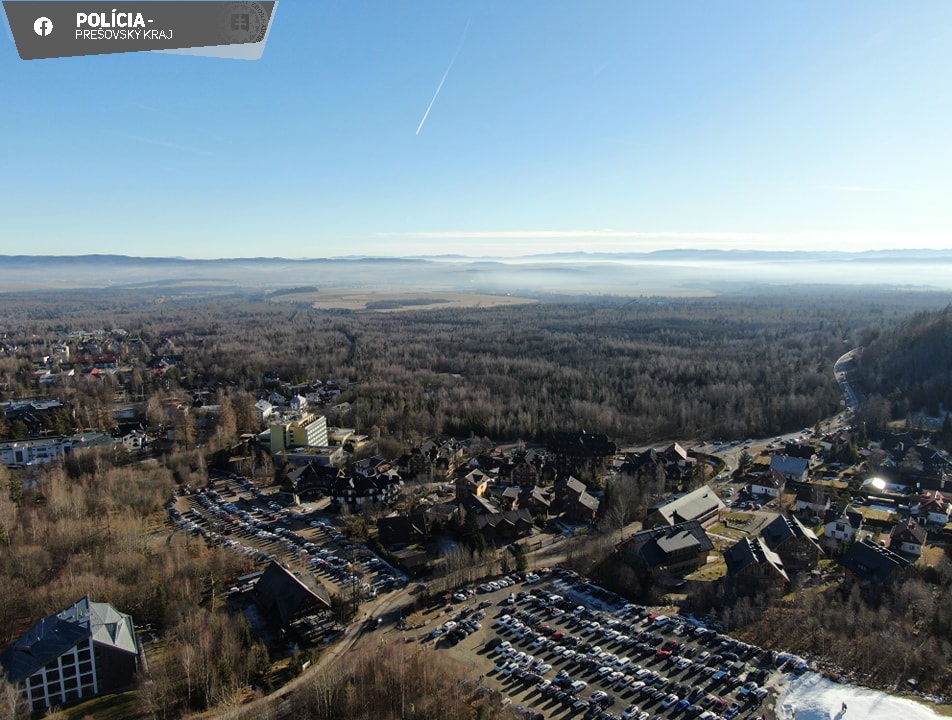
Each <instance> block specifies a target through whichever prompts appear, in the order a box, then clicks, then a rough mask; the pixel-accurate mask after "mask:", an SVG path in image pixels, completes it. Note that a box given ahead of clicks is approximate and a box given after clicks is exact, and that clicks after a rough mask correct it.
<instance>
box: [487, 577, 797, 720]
mask: <svg viewBox="0 0 952 720" xmlns="http://www.w3.org/2000/svg"><path fill="white" fill-rule="evenodd" d="M556 583H557V585H558V587H557V588H555V589H558V590H559V592H558V593H555V592H551V590H540V589H535V590H533V591H532V593H528V592H525V591H523V592H520V593H519V595H518V596H517V598H516V605H517V606H518V608H517V609H513V610H510V611H506V612H502V613H501V614H500V617H499V618H498V619H497V621H496V628H497V631H498V632H499V633H500V637H499V638H498V639H497V640H498V647H502V648H503V653H505V652H506V651H508V652H510V653H514V654H515V658H516V662H517V666H516V668H510V669H509V671H508V673H507V674H508V675H509V676H510V677H512V678H514V679H515V680H517V681H519V680H522V681H524V682H537V683H538V684H537V689H538V690H539V691H540V692H541V693H543V694H548V695H551V696H552V697H553V698H555V699H556V700H557V701H559V702H560V703H562V704H564V705H566V706H567V707H568V708H569V709H570V710H571V711H572V712H578V713H585V714H586V715H587V716H588V717H595V716H600V717H603V718H606V720H607V719H608V718H615V717H624V718H626V720H627V718H638V719H639V720H647V718H650V717H651V714H650V713H649V712H648V710H647V709H646V708H650V707H652V706H653V705H657V708H655V712H656V715H655V717H663V716H664V715H667V716H668V717H679V716H683V717H689V718H698V717H701V718H705V720H712V719H713V718H718V717H724V718H732V717H735V716H736V715H738V714H739V713H740V712H741V711H742V710H743V709H747V710H750V709H752V708H754V707H756V706H757V705H758V704H759V701H760V700H762V699H763V697H764V696H766V694H767V691H766V690H765V689H764V688H763V687H762V684H763V682H765V681H766V680H767V677H768V676H769V673H770V670H772V669H773V668H774V667H777V666H780V667H786V668H787V669H796V668H799V667H800V666H801V664H802V661H800V662H797V660H798V659H795V658H793V657H792V656H786V657H782V658H781V657H779V656H778V655H777V654H776V653H772V652H771V651H764V650H761V649H760V648H757V647H755V646H751V645H747V644H745V643H741V642H739V641H736V640H734V639H733V638H730V637H728V636H725V635H722V634H719V633H717V632H716V631H715V630H714V629H711V628H707V627H704V626H702V625H700V624H698V623H696V622H692V621H690V620H687V619H684V618H668V617H666V616H664V615H656V614H653V613H651V612H650V611H648V610H647V609H646V608H643V607H640V606H638V605H634V604H625V603H624V602H623V601H621V600H620V599H619V600H618V602H617V603H616V604H615V607H614V608H605V603H604V602H603V601H599V602H595V603H591V602H586V599H590V596H591V594H592V592H591V591H592V588H591V587H590V584H588V583H585V582H584V581H582V580H581V579H580V578H577V576H576V577H572V576H571V575H570V574H563V575H562V576H561V577H560V578H558V580H557V581H556ZM603 597H604V593H603ZM599 604H600V605H602V607H601V608H596V607H595V605H599ZM502 636H509V639H508V640H504V639H502ZM504 643H508V646H507V645H505V644H504ZM596 643H597V644H596ZM520 645H521V646H524V649H520V647H519V646H520ZM520 652H524V653H525V654H526V656H527V657H532V661H533V662H534V663H535V665H534V666H533V665H532V664H531V663H530V664H528V665H526V663H525V661H524V659H522V658H521V657H520V655H519V653H520ZM530 653H532V655H530ZM520 659H522V660H523V662H521V663H520V662H519V660H520ZM778 659H779V660H782V662H780V663H779V664H778ZM755 661H757V662H759V663H760V665H761V666H760V667H753V666H750V667H749V666H748V664H747V663H748V662H751V663H753V662H755ZM553 663H556V664H564V665H565V667H563V668H562V670H560V671H559V673H558V675H557V676H556V677H555V678H554V679H552V680H547V679H546V678H544V677H542V675H544V673H539V672H538V669H539V667H542V666H544V665H547V664H548V665H551V664H553ZM642 664H643V665H642ZM586 676H588V677H589V680H588V683H592V684H594V685H597V686H598V688H599V689H598V690H596V691H595V692H594V693H593V694H592V695H591V696H590V697H589V698H587V699H585V698H581V697H579V694H578V693H579V691H580V690H582V689H584V688H586V687H587V686H588V683H587V682H586V680H584V679H582V678H583V677H586ZM735 690H736V695H735V696H734V697H733V698H724V697H719V696H718V693H720V694H724V693H730V692H733V691H735ZM616 695H624V696H629V697H631V698H632V699H635V700H636V702H632V703H631V704H630V705H629V706H628V708H626V710H625V711H623V712H622V714H621V715H620V716H615V715H614V714H613V713H612V712H611V711H610V710H609V709H608V708H610V707H612V706H613V705H614V704H615V703H616V701H617V699H618V698H617V697H616Z"/></svg>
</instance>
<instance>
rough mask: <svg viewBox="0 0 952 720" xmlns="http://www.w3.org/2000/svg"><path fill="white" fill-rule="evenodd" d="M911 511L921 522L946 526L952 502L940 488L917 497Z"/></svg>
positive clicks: (910, 508) (911, 505)
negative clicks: (944, 495) (951, 502)
mask: <svg viewBox="0 0 952 720" xmlns="http://www.w3.org/2000/svg"><path fill="white" fill-rule="evenodd" d="M909 510H910V512H911V513H912V514H913V515H915V516H917V517H918V518H919V520H920V521H921V522H924V523H926V524H928V525H942V526H945V525H947V524H948V522H949V514H950V512H952V504H950V503H949V501H948V500H946V499H945V497H943V495H942V493H940V492H939V491H938V490H936V491H934V492H931V493H925V494H923V495H920V496H919V497H917V498H915V499H914V500H913V501H912V503H911V504H910V506H909Z"/></svg>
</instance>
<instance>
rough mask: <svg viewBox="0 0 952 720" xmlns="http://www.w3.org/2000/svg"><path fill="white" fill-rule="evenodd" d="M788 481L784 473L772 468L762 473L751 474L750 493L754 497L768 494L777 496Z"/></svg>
mask: <svg viewBox="0 0 952 720" xmlns="http://www.w3.org/2000/svg"><path fill="white" fill-rule="evenodd" d="M786 482H787V480H786V477H785V476H784V475H783V474H782V473H780V472H778V471H777V470H774V469H772V468H771V469H770V470H768V471H767V472H764V473H760V475H756V476H751V479H750V486H749V487H750V494H751V495H752V496H754V497H759V496H761V495H766V496H769V497H773V498H777V497H780V494H781V493H782V492H783V488H784V485H785V484H786Z"/></svg>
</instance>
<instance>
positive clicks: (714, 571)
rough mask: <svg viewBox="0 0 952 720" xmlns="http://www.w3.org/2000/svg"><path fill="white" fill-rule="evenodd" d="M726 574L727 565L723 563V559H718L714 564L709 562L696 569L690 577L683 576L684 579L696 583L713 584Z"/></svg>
mask: <svg viewBox="0 0 952 720" xmlns="http://www.w3.org/2000/svg"><path fill="white" fill-rule="evenodd" d="M726 574H727V563H725V562H724V558H721V557H719V558H717V560H715V561H714V562H709V563H707V564H706V565H705V566H704V567H700V568H698V569H697V570H695V571H694V572H693V573H691V574H690V575H685V577H684V579H685V580H692V581H696V582H715V581H717V580H720V579H721V578H722V577H724V576H725V575H726Z"/></svg>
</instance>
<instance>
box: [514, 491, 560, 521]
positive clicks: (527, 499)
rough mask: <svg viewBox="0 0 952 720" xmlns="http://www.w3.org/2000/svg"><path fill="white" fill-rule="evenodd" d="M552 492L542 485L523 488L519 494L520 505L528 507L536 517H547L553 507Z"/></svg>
mask: <svg viewBox="0 0 952 720" xmlns="http://www.w3.org/2000/svg"><path fill="white" fill-rule="evenodd" d="M552 500H553V497H552V492H551V491H550V490H548V489H544V488H541V487H538V486H536V487H531V488H529V487H526V488H522V494H521V495H520V496H519V507H521V508H528V509H529V512H531V513H532V515H533V516H535V517H543V518H546V517H548V516H549V511H550V509H551V508H552Z"/></svg>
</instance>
